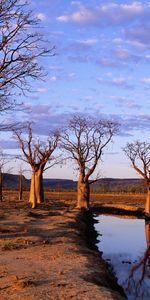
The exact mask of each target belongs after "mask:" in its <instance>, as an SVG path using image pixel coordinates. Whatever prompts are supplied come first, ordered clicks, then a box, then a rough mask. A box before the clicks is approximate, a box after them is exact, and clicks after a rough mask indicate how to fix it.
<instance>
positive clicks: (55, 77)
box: [50, 76, 58, 82]
mask: <svg viewBox="0 0 150 300" xmlns="http://www.w3.org/2000/svg"><path fill="white" fill-rule="evenodd" d="M57 80H58V77H57V76H51V77H50V81H51V82H56V81H57Z"/></svg>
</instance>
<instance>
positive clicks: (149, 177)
mask: <svg viewBox="0 0 150 300" xmlns="http://www.w3.org/2000/svg"><path fill="white" fill-rule="evenodd" d="M123 150H124V152H125V154H126V155H127V157H128V158H129V160H130V162H131V165H132V167H133V168H134V169H135V170H136V172H137V173H138V174H140V176H141V177H142V178H143V179H144V182H145V185H146V187H147V198H146V202H145V214H146V215H149V216H150V143H146V142H140V141H135V142H134V143H127V145H126V147H124V149H123Z"/></svg>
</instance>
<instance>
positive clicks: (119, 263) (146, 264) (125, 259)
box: [94, 215, 150, 300]
mask: <svg viewBox="0 0 150 300" xmlns="http://www.w3.org/2000/svg"><path fill="white" fill-rule="evenodd" d="M95 219H96V220H97V221H98V223H96V224H95V225H94V226H95V229H96V231H97V233H98V238H97V240H98V243H97V247H98V249H99V251H101V252H102V257H103V259H104V260H105V261H107V262H108V263H109V267H110V269H111V270H112V271H113V273H114V274H115V276H116V277H117V282H118V284H119V285H121V286H122V287H123V289H124V292H125V294H126V296H127V299H129V300H135V299H136V300H149V299H150V223H145V220H143V219H136V218H134V217H126V216H112V215H99V216H96V217H95Z"/></svg>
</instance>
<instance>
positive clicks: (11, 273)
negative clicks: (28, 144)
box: [0, 199, 124, 300]
mask: <svg viewBox="0 0 150 300" xmlns="http://www.w3.org/2000/svg"><path fill="white" fill-rule="evenodd" d="M73 207H74V205H73V203H71V204H70V203H69V201H67V202H65V201H64V200H61V199H59V201H56V200H55V201H54V200H50V201H48V203H47V204H45V205H43V206H41V207H40V208H38V209H36V210H34V211H33V210H31V209H30V208H29V207H28V206H27V204H25V203H19V202H16V201H9V202H8V201H6V202H3V203H1V204H0V261H1V264H0V299H1V300H6V299H7V300H14V299H16V300H19V299H20V300H26V299H28V300H33V299H34V300H46V299H51V300H57V299H58V300H59V299H61V300H63V299H79V300H81V299H82V300H93V299H95V300H98V299H104V300H105V299H114V300H119V299H124V297H122V296H121V294H120V293H119V292H117V291H114V289H115V284H114V280H113V279H112V276H111V275H110V274H109V272H108V270H107V265H106V264H105V263H104V262H103V261H102V260H101V258H100V254H98V253H97V252H95V251H94V250H91V249H89V248H88V246H87V240H86V236H84V233H85V232H86V230H87V228H86V224H85V222H84V220H83V218H82V216H81V214H79V212H78V211H77V210H76V209H74V208H73Z"/></svg>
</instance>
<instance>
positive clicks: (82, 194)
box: [77, 176, 90, 208]
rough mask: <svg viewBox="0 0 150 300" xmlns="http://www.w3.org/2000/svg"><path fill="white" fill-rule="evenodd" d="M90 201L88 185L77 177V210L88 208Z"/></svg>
mask: <svg viewBox="0 0 150 300" xmlns="http://www.w3.org/2000/svg"><path fill="white" fill-rule="evenodd" d="M89 200H90V185H89V182H88V181H86V182H85V181H84V179H82V178H81V176H80V177H79V181H78V186H77V207H78V208H88V207H89Z"/></svg>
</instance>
